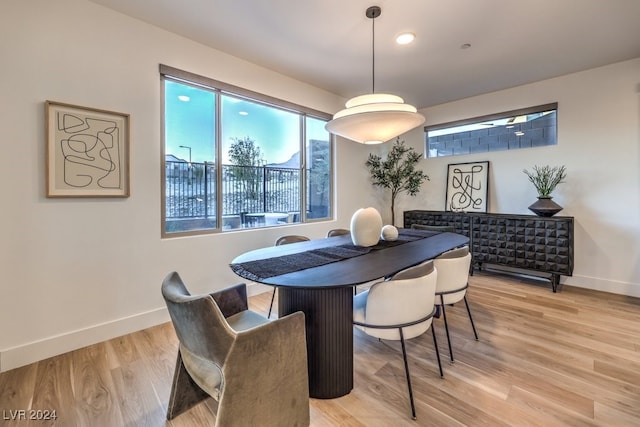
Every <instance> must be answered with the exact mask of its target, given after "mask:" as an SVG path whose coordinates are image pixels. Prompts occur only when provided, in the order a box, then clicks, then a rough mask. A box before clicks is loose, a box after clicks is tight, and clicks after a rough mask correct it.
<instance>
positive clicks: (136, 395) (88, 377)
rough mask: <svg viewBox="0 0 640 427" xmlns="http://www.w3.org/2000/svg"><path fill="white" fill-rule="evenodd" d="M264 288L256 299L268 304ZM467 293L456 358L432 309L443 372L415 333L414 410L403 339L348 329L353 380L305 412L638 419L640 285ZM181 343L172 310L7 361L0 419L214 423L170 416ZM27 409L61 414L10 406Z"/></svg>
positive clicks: (359, 420)
mask: <svg viewBox="0 0 640 427" xmlns="http://www.w3.org/2000/svg"><path fill="white" fill-rule="evenodd" d="M158 292H159V290H158ZM270 295H271V294H270V293H265V294H261V295H258V296H255V297H252V298H251V299H250V305H251V307H252V308H253V309H254V310H256V311H261V312H263V313H266V311H267V309H268V304H269V298H270ZM468 299H469V302H470V304H471V309H472V313H473V315H474V320H475V322H476V327H477V328H478V334H479V336H480V340H479V341H475V340H474V339H473V333H472V331H471V326H470V324H469V321H468V318H467V315H466V311H465V309H464V304H458V305H456V306H455V307H452V308H451V309H448V310H447V315H448V320H449V325H450V328H451V331H452V340H453V345H454V355H455V356H456V362H455V363H454V364H450V363H449V362H448V358H447V357H448V352H447V346H446V337H445V335H444V326H443V324H442V319H439V320H436V322H435V328H436V333H437V336H438V340H439V347H440V351H441V355H442V357H443V367H444V370H445V378H444V379H441V378H440V377H439V375H438V374H437V365H436V362H435V353H434V351H433V342H432V339H431V334H430V333H427V334H424V335H422V336H421V337H419V338H416V339H413V340H411V341H409V342H408V344H407V350H408V353H409V363H410V369H411V375H412V380H413V386H414V393H415V397H416V405H417V414H418V419H417V421H412V420H411V418H410V409H409V401H408V396H407V389H406V383H405V378H404V370H403V364H402V356H401V353H400V348H399V345H398V343H396V342H379V341H378V340H376V339H373V338H370V337H367V336H366V335H364V334H362V333H361V332H359V331H354V334H355V335H354V338H355V339H354V341H355V358H354V360H355V362H354V365H355V372H354V389H353V391H352V392H351V393H350V394H348V395H347V396H344V397H342V398H339V399H332V400H318V399H312V400H311V425H312V426H314V427H320V426H354V427H356V426H381V427H382V426H384V427H387V426H418V425H419V426H427V425H428V426H463V425H469V426H492V427H493V426H545V427H546V426H640V299H637V298H631V297H624V296H620V295H612V294H605V293H601V292H595V291H590V290H584V289H579V288H574V287H568V286H562V287H561V288H560V290H559V292H558V293H556V294H554V293H552V292H551V289H550V286H549V285H545V284H541V283H540V282H537V281H533V280H530V279H523V278H514V277H513V276H502V275H497V274H489V273H476V274H475V275H474V276H473V277H471V278H470V288H469V292H468ZM176 351H177V339H176V336H175V333H174V331H173V327H172V326H171V324H170V323H167V324H164V325H160V326H157V327H154V328H150V329H147V330H143V331H140V332H136V333H133V334H130V335H126V336H123V337H120V338H116V339H112V340H109V341H106V342H103V343H100V344H97V345H93V346H90V347H86V348H83V349H80V350H76V351H73V352H70V353H67V354H63V355H61V356H57V357H53V358H51V359H47V360H44V361H41V362H38V363H34V364H32V365H28V366H24V367H21V368H18V369H14V370H11V371H8V372H5V373H2V374H0V425H2V426H20V427H22V426H32V425H36V426H42V425H60V426H162V425H165V424H166V425H168V426H171V427H181V426H206V425H213V424H214V420H215V403H214V402H213V401H212V400H211V399H209V400H207V401H205V402H204V403H202V404H200V405H198V406H196V407H195V408H193V409H192V410H191V411H189V412H187V413H185V414H183V415H181V416H179V417H177V418H175V419H174V420H172V421H170V422H168V421H166V420H165V411H166V407H167V400H168V396H169V390H170V387H171V379H172V374H173V369H174V363H175V357H176ZM22 409H24V410H28V409H39V410H55V411H56V415H57V417H58V418H57V420H56V421H55V422H43V421H25V420H12V419H11V418H12V416H13V415H14V414H15V412H10V411H16V410H22ZM29 415H30V414H29V412H28V411H27V413H26V416H27V417H28V416H29Z"/></svg>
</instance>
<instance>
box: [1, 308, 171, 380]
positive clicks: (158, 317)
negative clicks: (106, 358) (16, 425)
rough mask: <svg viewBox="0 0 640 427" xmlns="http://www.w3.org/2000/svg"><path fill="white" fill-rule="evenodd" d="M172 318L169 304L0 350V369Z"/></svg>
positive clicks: (84, 345)
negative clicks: (168, 307)
mask: <svg viewBox="0 0 640 427" xmlns="http://www.w3.org/2000/svg"><path fill="white" fill-rule="evenodd" d="M169 320H171V319H170V317H169V312H168V311H167V309H166V307H162V308H158V309H155V310H150V311H147V312H144V313H139V314H135V315H133V316H128V317H124V318H121V319H117V320H114V321H111V322H105V323H102V324H99V325H94V326H90V327H87V328H83V329H78V330H75V331H71V332H67V333H64V334H60V335H55V336H52V337H48V338H45V339H42V340H38V341H33V342H30V343H27V344H23V345H19V346H16V347H11V348H7V349H3V350H0V372H5V371H9V370H11V369H15V368H19V367H21V366H24V365H28V364H30V363H35V362H38V361H40V360H44V359H47V358H49V357H53V356H57V355H59V354H63V353H67V352H69V351H73V350H77V349H79V348H82V347H86V346H89V345H92V344H96V343H99V342H102V341H107V340H110V339H112V338H116V337H119V336H122V335H126V334H130V333H132V332H136V331H139V330H141V329H146V328H150V327H152V326H156V325H159V324H161V323H165V322H168V321H169Z"/></svg>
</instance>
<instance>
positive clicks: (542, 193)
mask: <svg viewBox="0 0 640 427" xmlns="http://www.w3.org/2000/svg"><path fill="white" fill-rule="evenodd" d="M523 172H524V173H525V174H526V175H527V177H529V181H531V183H532V184H533V186H534V187H535V188H536V191H537V192H538V201H536V202H535V203H533V204H532V205H531V206H529V210H531V211H532V212H534V213H535V214H536V215H538V216H553V215H555V214H557V213H558V212H560V211H561V210H562V206H560V205H558V204H557V203H556V202H554V201H553V200H551V199H552V196H551V193H553V190H555V188H556V187H557V186H558V184H560V183H562V182H564V179H565V178H566V177H567V169H566V167H565V166H564V165H563V166H553V167H551V166H548V165H547V166H534V167H533V172H529V171H528V170H526V169H524V170H523Z"/></svg>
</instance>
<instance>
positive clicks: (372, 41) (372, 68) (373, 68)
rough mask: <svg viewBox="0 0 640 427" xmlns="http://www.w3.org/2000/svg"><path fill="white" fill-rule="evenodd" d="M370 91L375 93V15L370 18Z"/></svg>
mask: <svg viewBox="0 0 640 427" xmlns="http://www.w3.org/2000/svg"><path fill="white" fill-rule="evenodd" d="M371 93H376V17H375V16H374V17H373V18H371Z"/></svg>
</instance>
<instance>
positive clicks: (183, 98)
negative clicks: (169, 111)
mask: <svg viewBox="0 0 640 427" xmlns="http://www.w3.org/2000/svg"><path fill="white" fill-rule="evenodd" d="M178 99H179V100H180V101H182V102H189V100H190V99H191V98H189V97H188V96H187V95H178Z"/></svg>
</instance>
